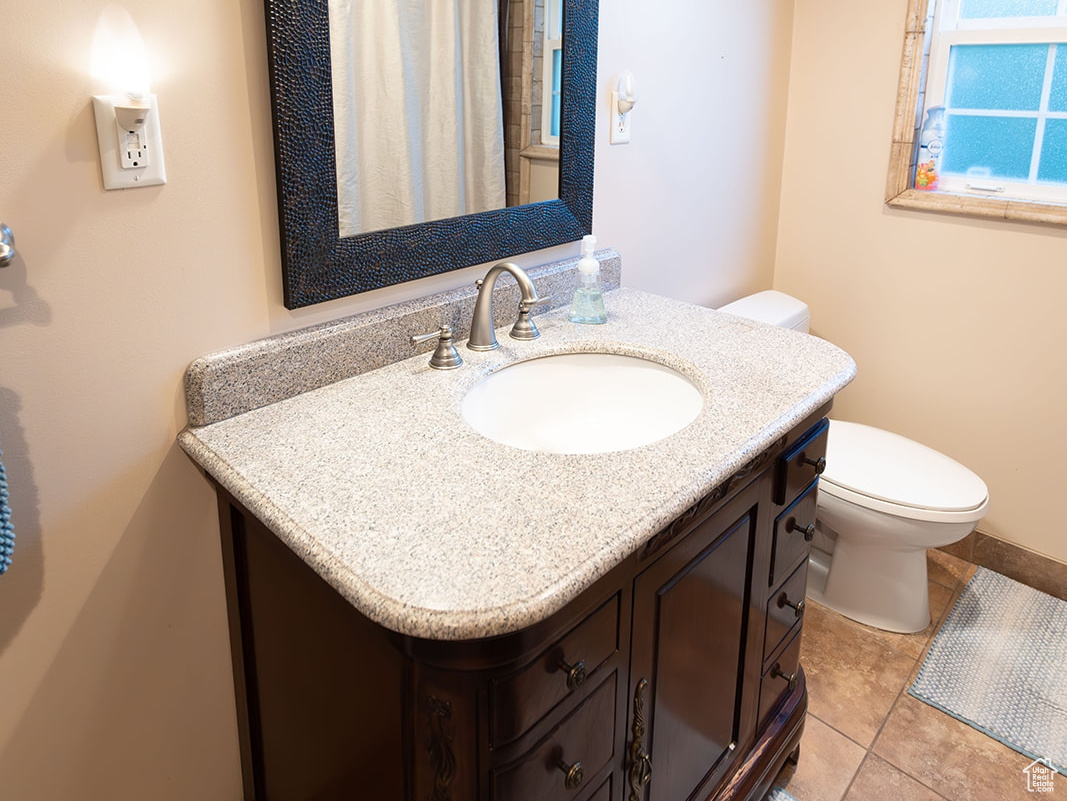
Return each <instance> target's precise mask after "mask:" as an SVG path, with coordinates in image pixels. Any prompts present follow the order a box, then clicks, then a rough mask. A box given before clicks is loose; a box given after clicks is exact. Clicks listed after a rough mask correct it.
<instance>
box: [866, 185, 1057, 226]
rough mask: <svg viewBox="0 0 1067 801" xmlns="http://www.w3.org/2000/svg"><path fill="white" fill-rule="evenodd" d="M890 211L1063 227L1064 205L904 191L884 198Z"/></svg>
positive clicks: (916, 190) (911, 190)
mask: <svg viewBox="0 0 1067 801" xmlns="http://www.w3.org/2000/svg"><path fill="white" fill-rule="evenodd" d="M886 204H887V205H889V206H892V207H893V208H900V209H920V210H923V211H939V212H943V213H946V214H965V215H969V216H971V217H984V218H986V219H993V220H1014V221H1017V222H1035V223H1047V224H1052V225H1067V206H1059V205H1056V204H1052V203H1032V202H1027V201H1025V200H1004V199H1001V198H992V197H988V198H987V197H972V196H970V195H953V194H949V193H947V192H923V191H920V190H918V189H905V190H904V191H903V192H900V193H899V194H897V195H895V196H893V197H890V198H887V199H886Z"/></svg>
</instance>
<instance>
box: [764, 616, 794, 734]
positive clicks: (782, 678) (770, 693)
mask: <svg viewBox="0 0 1067 801" xmlns="http://www.w3.org/2000/svg"><path fill="white" fill-rule="evenodd" d="M799 671H800V630H799V629H798V630H797V631H796V633H795V634H794V635H793V639H792V640H791V641H790V642H789V645H787V646H786V647H785V649H784V650H783V651H782V653H781V654H779V655H778V658H777V659H774V660H773V661H772V662H771V663H770V665H768V667H767V669H766V670H765V671H764V673H763V678H762V679H761V680H760V690H759V728H763V726H764V724H765V723H766V722H767V718H768V717H770V715H771V714H772V713H773V712H774V709H775V707H777V706H778V702H779V701H781V700H782V699H783V698H784V697H785V696H786V695H788V694H789V693H790V692H792V691H793V689H794V688H795V687H796V682H797V676H798V675H799Z"/></svg>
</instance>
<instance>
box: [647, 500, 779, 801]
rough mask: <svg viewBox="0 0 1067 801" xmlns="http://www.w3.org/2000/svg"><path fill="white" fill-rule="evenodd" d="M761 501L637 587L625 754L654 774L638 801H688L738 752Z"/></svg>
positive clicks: (696, 540)
mask: <svg viewBox="0 0 1067 801" xmlns="http://www.w3.org/2000/svg"><path fill="white" fill-rule="evenodd" d="M758 497H759V496H758V485H757V484H753V485H751V486H750V487H749V488H748V489H746V490H745V491H743V492H742V493H741V494H740V495H739V496H737V497H736V498H734V499H733V500H732V501H731V502H730V503H729V504H727V506H726V507H724V508H723V509H721V510H720V511H719V512H717V513H716V514H715V515H713V516H712V517H711V518H709V519H708V520H706V521H704V522H703V523H702V524H700V526H698V527H697V529H696V530H694V531H693V532H691V533H690V534H689V535H687V536H686V537H685V538H684V539H683V540H681V541H680V542H679V543H678V544H677V545H676V546H675V547H674V548H672V549H671V550H670V551H668V552H667V553H666V554H664V555H663V556H662V557H661V558H660V559H659V560H658V561H657V562H656V563H655V564H654V565H652V566H651V567H649V568H648V569H647V570H645V571H644V572H643V573H641V574H640V575H639V576H638V577H637V579H636V580H635V584H634V619H633V651H632V656H631V670H630V704H631V707H630V717H629V720H630V724H629V725H630V729H631V731H630V735H629V744H630V745H629V748H630V753H631V755H632V754H633V753H635V752H636V751H638V750H643V752H645V753H647V755H648V757H649V759H650V763H649V764H650V765H651V775H650V780H649V782H648V784H647V785H646V787H645V790H644V793H645V795H643V796H642V795H641V793H640V792H638V795H637V797H638V798H641V797H644V798H647V799H648V801H685V799H688V798H689V797H690V796H691V795H692V794H693V793H694V791H695V790H697V789H698V788H699V789H701V790H703V791H707V790H709V789H711V788H712V786H713V785H714V784H715V783H716V782H717V781H718V780H719V778H721V777H722V776H723V775H724V773H725V771H726V769H727V768H728V767H729V766H730V764H731V763H732V761H733V757H734V756H735V755H736V753H737V752H736V751H735V750H734V749H735V747H736V745H737V740H738V737H739V731H740V716H741V686H742V676H743V673H744V664H743V660H744V644H745V639H746V626H747V624H748V598H747V588H748V586H749V581H748V576H749V571H750V558H749V553H750V550H751V546H752V543H753V541H754V536H755V526H756V505H757V501H758ZM643 680H644V681H647V684H646V685H644V686H643V689H641V690H638V688H639V687H641V686H642V684H641V683H642V681H643ZM638 707H642V708H638ZM635 716H636V719H637V725H635ZM642 718H643V719H644V726H643V727H642V726H641V725H640V723H641V719H642ZM642 728H643V729H644V731H643V732H642V731H641V729H642ZM635 739H636V740H640V739H643V741H644V742H643V743H642V742H635ZM638 761H640V759H639V760H638ZM628 767H629V766H628ZM637 772H638V773H641V772H645V773H647V771H643V770H642V769H640V767H639V770H638V771H637ZM636 783H637V784H640V782H639V781H638V782H636ZM630 789H631V788H627V790H628V791H629V790H630Z"/></svg>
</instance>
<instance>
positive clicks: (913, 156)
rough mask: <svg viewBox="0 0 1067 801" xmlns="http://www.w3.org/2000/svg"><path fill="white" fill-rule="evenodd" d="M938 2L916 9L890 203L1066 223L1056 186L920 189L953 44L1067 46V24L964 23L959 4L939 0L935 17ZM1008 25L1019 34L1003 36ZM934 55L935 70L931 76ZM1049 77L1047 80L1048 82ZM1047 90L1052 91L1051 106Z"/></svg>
mask: <svg viewBox="0 0 1067 801" xmlns="http://www.w3.org/2000/svg"><path fill="white" fill-rule="evenodd" d="M933 2H934V0H911V2H910V3H909V8H908V20H907V27H906V32H905V40H904V56H903V59H902V65H901V80H900V91H899V93H898V96H897V113H896V118H895V123H894V131H893V150H892V156H891V161H890V171H889V180H888V183H887V186H886V203H888V204H889V205H891V206H896V207H904V208H923V209H931V210H936V211H944V212H951V213H960V214H970V215H976V216H982V217H994V218H1002V219H1013V220H1028V221H1034V222H1047V223H1058V224H1067V196H1065V195H1064V193H1062V192H1060V191H1057V188H1055V187H1048V186H1042V185H1039V184H1030V183H1026V182H1018V185H1009V182H1004V181H1000V180H997V181H996V183H995V185H993V186H995V188H996V189H999V190H1000V191H991V190H990V189H989V188H988V187H989V186H990V184H989V183H988V182H982V181H973V179H972V187H971V188H968V187H967V186H966V183H967V180H966V179H959V178H957V177H955V176H945V175H942V176H941V177H940V178H939V182H938V189H937V190H934V191H929V190H917V189H915V188H914V184H913V180H914V175H915V166H916V161H917V156H918V149H917V141H918V134H919V127H920V125H921V122H922V120H923V119H924V118H925V111H926V109H927V108H929V107H932V106H936V105H940V104H941V103H940V100H941V99H942V95H943V93H944V89H945V85H946V78H947V69H948V53H949V48H950V47H951V46H952V45H953V44H987V43H1005V42H1020V43H1023V42H1025V43H1032V42H1036V43H1040V42H1050V41H1065V40H1067V35H1065V34H1067V17H1056V18H1051V17H1042V18H1037V17H1034V18H1027V19H1025V20H1017V19H1011V20H1003V19H1002V20H996V19H983V20H962V21H959V22H958V23H957V22H956V20H957V18H958V13H959V4H960V0H940V2H938V4H937V13H936V15H935V14H931V13H930V7H931V4H932V3H933ZM1058 10H1059V11H1060V12H1061V13H1062V12H1064V11H1065V10H1067V0H1059V9H1058ZM1005 22H1008V23H1009V25H1010V26H1011V27H1012V28H1013V30H1011V31H1010V32H1005V31H1004V30H1003V29H1004V28H1006V27H1009V25H1006V24H1005ZM935 26H938V27H936V28H935ZM997 28H999V29H1001V30H1000V35H999V36H996V37H994V36H993V34H992V33H991V30H992V29H997ZM934 31H937V32H938V36H937V37H936V38H935V37H933V36H932V34H933V33H934ZM927 55H929V66H928V68H927V69H924V63H925V57H926V56H927ZM1051 57H1052V54H1051V53H1050V58H1051ZM928 76H929V80H927V77H928ZM1049 77H1050V76H1049V75H1047V76H1046V78H1047V79H1048V78H1049ZM1047 83H1049V81H1048V80H1046V84H1047ZM1048 91H1049V87H1048V86H1047V85H1046V87H1045V95H1046V99H1047V94H1048ZM920 99H921V100H922V102H920ZM1046 117H1047V118H1064V117H1067V114H1063V113H1056V112H1052V113H1046ZM1040 144H1041V143H1040V139H1039V140H1038V141H1037V142H1036V143H1035V147H1040ZM961 184H962V185H961ZM1001 187H1002V189H1001ZM1023 191H1025V194H1023Z"/></svg>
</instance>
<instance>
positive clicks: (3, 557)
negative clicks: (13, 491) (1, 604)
mask: <svg viewBox="0 0 1067 801" xmlns="http://www.w3.org/2000/svg"><path fill="white" fill-rule="evenodd" d="M3 455H4V454H3V452H2V451H0V456H3ZM14 552H15V529H14V528H13V527H12V526H11V509H10V508H8V505H7V473H6V472H5V471H4V463H3V462H2V461H0V574H3V573H6V572H7V568H8V566H9V565H10V564H11V554H13V553H14Z"/></svg>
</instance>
